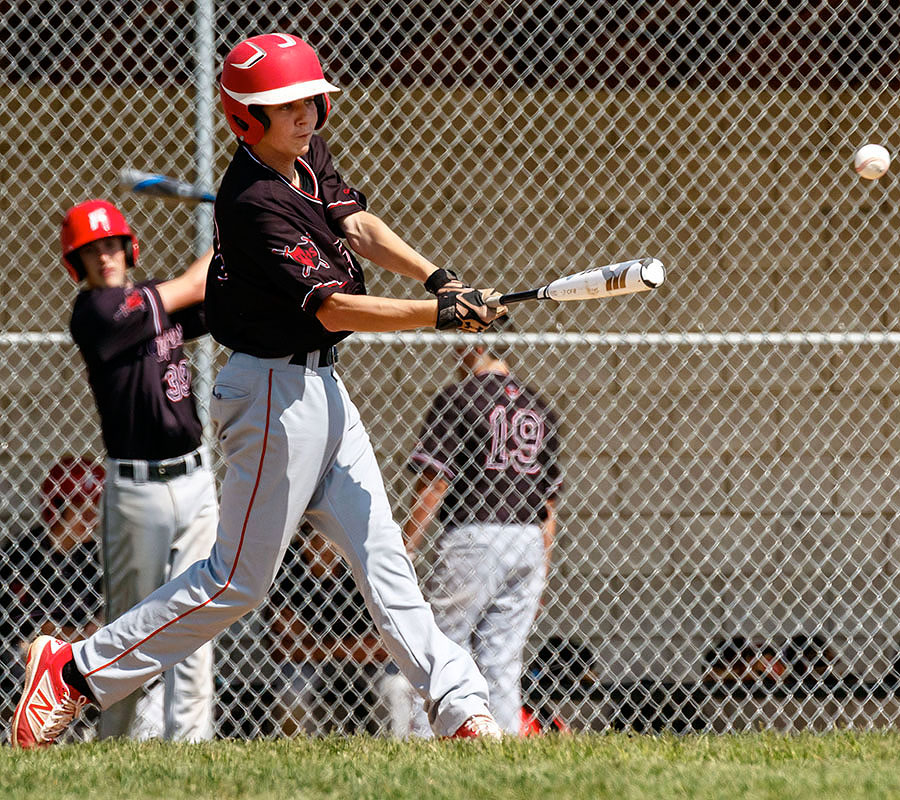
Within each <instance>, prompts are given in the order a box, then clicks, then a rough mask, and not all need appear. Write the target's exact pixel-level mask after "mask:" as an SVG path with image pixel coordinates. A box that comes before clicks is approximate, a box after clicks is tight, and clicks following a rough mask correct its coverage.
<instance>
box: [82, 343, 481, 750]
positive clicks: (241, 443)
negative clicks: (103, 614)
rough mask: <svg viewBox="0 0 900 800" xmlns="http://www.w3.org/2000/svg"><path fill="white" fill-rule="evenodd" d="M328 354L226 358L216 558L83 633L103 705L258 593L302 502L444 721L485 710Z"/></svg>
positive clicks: (217, 394)
mask: <svg viewBox="0 0 900 800" xmlns="http://www.w3.org/2000/svg"><path fill="white" fill-rule="evenodd" d="M318 358H319V356H318V353H312V354H310V356H309V359H308V362H307V366H305V367H304V366H295V365H291V364H289V363H288V362H289V359H288V358H279V359H260V358H255V357H253V356H249V355H246V354H243V353H235V354H233V355H232V356H231V358H230V359H229V361H228V363H227V364H226V365H225V366H224V367H223V368H222V370H221V372H220V373H219V375H218V377H217V379H216V383H215V386H214V387H213V397H212V400H211V403H210V413H211V417H212V420H213V423H214V425H215V427H216V432H217V435H218V437H219V443H220V446H221V448H222V451H223V454H224V456H225V460H226V463H227V467H228V468H227V472H226V475H225V479H224V482H223V485H222V502H221V508H220V515H219V517H220V518H219V529H218V535H217V538H216V543H215V545H214V546H213V549H212V552H211V554H210V556H209V558H208V559H206V560H204V561H200V562H197V563H195V564H193V565H192V566H191V567H189V568H188V569H187V571H186V572H183V573H182V574H181V575H179V576H177V577H175V578H173V579H172V580H171V581H170V582H169V583H167V584H165V585H164V586H162V587H160V588H159V589H157V590H156V591H155V592H153V593H152V594H151V595H150V596H149V597H147V598H146V599H145V600H144V601H143V602H141V603H140V604H138V605H137V606H135V607H134V608H132V609H131V610H130V611H128V612H126V613H125V614H123V615H122V616H121V617H119V618H118V619H116V620H115V621H113V622H111V623H109V624H107V625H106V626H104V627H103V628H100V629H99V630H98V631H96V632H95V633H94V634H93V635H92V636H91V637H90V638H88V639H86V640H84V641H82V642H78V643H76V644H75V645H73V653H74V657H75V662H76V664H77V666H78V668H79V670H80V671H81V672H82V673H83V674H84V675H85V677H86V678H87V680H88V683H89V685H90V687H91V689H92V690H93V692H94V695H95V697H96V699H97V701H98V703H99V705H100V707H101V708H107V707H109V706H110V705H111V704H112V703H114V702H116V701H118V700H121V699H122V698H123V697H126V696H128V695H129V694H131V693H132V692H133V691H135V690H136V689H137V688H138V687H139V686H141V685H142V684H144V683H145V682H147V681H148V680H150V679H151V678H152V677H153V676H155V675H158V674H159V673H160V672H162V671H164V670H167V669H169V668H171V667H172V666H174V665H175V664H177V663H178V662H179V661H181V660H183V659H184V658H185V657H187V656H188V655H190V654H191V653H193V652H194V651H195V650H196V649H197V648H198V647H200V646H201V645H203V644H205V643H206V642H208V641H209V640H210V639H212V638H213V636H215V635H216V634H217V633H218V632H220V631H221V630H222V629H223V628H225V627H226V626H228V625H230V624H231V623H232V622H234V621H236V620H237V619H239V618H240V617H242V616H243V615H244V614H245V613H247V612H248V611H250V610H251V609H253V608H255V607H256V606H258V605H259V604H260V603H261V602H262V601H263V600H264V598H265V596H266V593H267V592H268V590H269V587H270V586H271V585H272V582H273V580H274V578H275V575H276V573H277V571H278V568H279V566H280V565H281V561H282V559H283V558H284V553H285V550H286V549H287V546H288V543H289V542H290V539H291V538H292V537H293V536H294V535H295V533H296V531H297V527H298V525H299V523H300V520H301V518H302V517H303V515H304V513H305V514H306V516H307V517H308V519H309V521H310V522H311V523H312V524H313V525H314V526H315V527H316V528H317V529H318V530H319V531H321V532H322V533H323V534H324V535H325V536H327V537H328V538H329V539H330V540H331V541H332V542H333V543H334V544H335V545H337V547H338V548H339V549H340V550H341V551H342V552H343V553H344V555H345V556H346V558H347V561H348V563H349V564H350V567H351V569H352V571H353V575H354V578H355V579H356V582H357V584H358V586H359V588H360V591H361V592H362V594H363V597H364V598H365V600H366V605H367V607H368V609H369V612H370V614H371V616H372V619H373V620H374V622H375V625H376V626H377V627H378V630H379V631H380V633H381V635H382V637H383V639H384V642H385V645H386V647H387V649H388V651H389V652H390V653H391V655H392V657H393V658H394V660H395V662H396V663H397V665H398V666H399V667H400V669H401V671H402V672H403V673H404V675H405V676H406V678H407V679H408V680H409V681H410V683H411V684H412V685H413V687H415V689H416V690H417V691H418V692H419V693H420V694H421V695H422V696H423V698H424V702H425V708H426V712H427V714H428V718H429V720H430V721H431V724H432V728H433V730H434V731H435V733H437V734H438V735H442V736H445V735H450V734H452V733H453V732H454V731H455V730H456V729H457V728H458V727H459V726H460V725H461V724H462V723H463V722H464V721H465V720H466V719H467V718H468V717H469V716H471V715H473V714H480V713H485V712H486V710H487V684H486V683H485V680H484V678H483V677H482V676H481V674H480V673H479V672H478V669H477V668H476V666H475V663H474V662H473V660H472V658H471V656H469V655H468V653H466V652H465V651H464V650H463V649H462V648H461V647H459V646H458V645H456V644H454V643H453V642H451V641H450V640H449V639H448V638H447V637H446V636H444V635H443V634H442V633H441V632H440V630H439V629H438V627H437V625H436V624H435V622H434V617H433V616H432V613H431V609H430V608H429V606H428V604H427V603H426V602H425V601H424V599H423V598H422V593H421V591H420V590H419V586H418V583H417V580H416V575H415V572H414V570H413V567H412V563H411V562H410V560H409V557H408V556H407V555H406V551H405V549H404V547H403V541H402V536H401V533H400V528H399V526H398V525H397V524H396V523H395V522H394V520H393V516H392V513H391V508H390V504H389V502H388V498H387V494H386V492H385V489H384V484H383V481H382V478H381V473H380V471H379V469H378V465H377V463H376V460H375V455H374V452H373V450H372V446H371V443H370V441H369V437H368V434H367V433H366V431H365V429H364V427H363V425H362V423H361V421H360V417H359V412H358V411H357V409H356V407H355V406H354V405H353V403H352V402H351V401H350V398H349V396H348V395H347V391H346V389H345V388H344V385H343V382H342V381H341V380H340V378H339V377H338V376H337V375H336V374H335V372H334V368H333V367H318V366H315V365H317V364H318Z"/></svg>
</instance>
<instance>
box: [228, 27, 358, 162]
mask: <svg viewBox="0 0 900 800" xmlns="http://www.w3.org/2000/svg"><path fill="white" fill-rule="evenodd" d="M339 91H340V89H338V88H337V86H332V85H331V84H330V83H328V81H326V80H325V76H324V74H323V73H322V65H321V64H319V59H318V57H317V56H316V53H315V51H314V50H313V49H312V48H311V47H310V46H309V45H308V44H307V43H306V42H304V41H303V40H302V39H300V38H298V37H297V36H291V34H289V33H266V34H264V35H262V36H251V37H250V38H249V39H245V40H244V41H243V42H241V43H240V44H238V45H237V46H235V47H234V49H233V50H232V51H231V52H230V53H229V54H228V55H227V56H226V57H225V63H224V65H223V66H222V76H221V78H220V79H219V96H220V97H221V98H222V107H223V108H224V109H225V116H226V117H228V124H229V125H230V126H231V130H233V131H234V134H235V136H237V137H238V139H240V140H241V141H244V142H246V143H247V144H256V143H257V142H259V140H260V139H262V136H263V134H264V133H265V131H266V128H267V127H268V125H269V121H268V119H267V118H266V116H265V114H264V113H262V111H261V110H260V109H256V108H252V106H273V105H276V104H278V103H291V102H293V101H294V100H302V99H304V98H306V97H314V98H315V100H316V109H317V110H318V112H319V117H318V119H317V120H316V128H317V129H318V128H321V127H322V126H323V125H324V124H325V120H326V119H327V117H328V111H329V110H330V108H331V101H330V100H329V99H328V92H339Z"/></svg>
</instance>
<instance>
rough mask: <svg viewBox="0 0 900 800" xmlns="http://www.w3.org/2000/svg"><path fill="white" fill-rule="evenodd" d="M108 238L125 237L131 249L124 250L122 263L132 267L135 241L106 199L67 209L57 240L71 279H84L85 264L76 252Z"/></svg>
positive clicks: (129, 229)
mask: <svg viewBox="0 0 900 800" xmlns="http://www.w3.org/2000/svg"><path fill="white" fill-rule="evenodd" d="M110 236H124V237H126V238H128V239H130V240H131V247H130V248H129V247H127V246H126V247H125V260H126V261H127V262H128V266H129V267H133V266H134V265H135V262H137V258H138V250H139V248H138V240H137V237H136V236H135V235H134V234H133V233H132V232H131V228H129V227H128V223H127V222H126V221H125V217H123V216H122V212H121V211H119V209H118V208H116V207H115V206H114V205H113V204H112V203H109V202H107V201H106V200H87V201H85V202H84V203H79V204H78V205H77V206H72V208H70V209H69V210H68V212H67V213H66V217H65V219H64V220H63V224H62V231H61V233H60V240H61V242H62V261H63V264H64V265H65V267H66V269H67V270H69V274H70V275H71V276H72V280H74V281H75V282H76V283H78V281H81V280H84V276H85V271H84V265H83V264H82V263H81V259H80V258H79V257H78V254H77V253H76V252H75V251H76V250H77V249H78V248H79V247H82V246H84V245H86V244H90V243H91V242H96V241H97V240H98V239H106V238H108V237H110Z"/></svg>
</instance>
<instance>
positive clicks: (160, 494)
mask: <svg viewBox="0 0 900 800" xmlns="http://www.w3.org/2000/svg"><path fill="white" fill-rule="evenodd" d="M200 455H201V458H202V464H201V466H200V467H197V468H196V469H193V470H192V471H191V472H190V473H189V474H186V475H181V476H179V477H177V478H172V479H171V480H168V481H164V482H159V481H149V480H147V477H146V475H144V474H141V472H142V471H141V469H140V468H141V466H144V467H146V462H130V463H131V465H132V467H133V469H134V470H135V472H136V474H135V477H134V478H126V477H120V476H119V474H118V465H119V462H118V461H116V460H115V459H107V463H106V476H107V477H106V481H105V484H104V491H103V525H102V537H103V584H104V594H105V598H106V615H107V620H114V619H116V618H117V617H118V616H120V615H121V614H124V613H125V612H126V611H127V610H128V609H130V608H131V607H132V606H134V605H136V604H137V603H138V602H140V601H141V600H143V599H144V598H145V597H147V595H149V594H150V593H151V592H152V591H153V590H154V589H156V588H158V587H159V586H162V585H163V584H164V583H165V582H166V581H168V580H170V579H171V578H173V577H175V576H176V575H180V574H181V573H182V572H184V571H185V570H186V569H187V568H188V567H189V566H191V564H193V563H194V562H195V561H200V560H202V559H204V558H206V557H207V556H208V555H209V553H210V550H211V549H212V546H213V543H214V542H215V539H216V524H217V521H218V503H217V500H216V486H215V478H214V477H213V474H212V470H211V468H210V460H209V452H208V451H207V450H206V448H201V450H200ZM214 694H215V690H214V686H213V646H212V643H211V642H209V643H207V644H204V645H202V646H201V647H199V648H198V649H197V650H196V651H195V652H194V653H192V654H191V655H189V656H188V657H187V658H185V659H184V660H183V661H181V662H179V663H177V664H176V665H175V666H173V667H172V668H171V669H170V670H167V671H166V672H165V673H164V675H163V683H162V685H160V684H159V683H158V681H151V682H149V683H147V684H145V685H144V686H143V687H142V688H141V690H140V691H139V692H135V693H133V694H131V695H129V696H128V697H126V698H124V699H123V700H120V701H119V702H118V703H115V704H114V705H112V706H110V707H109V708H108V709H106V710H105V711H103V713H102V714H101V715H100V726H99V735H100V738H106V737H110V736H130V737H131V738H135V739H145V738H152V737H165V738H166V739H170V740H175V741H201V740H205V739H211V738H212V736H213V701H214Z"/></svg>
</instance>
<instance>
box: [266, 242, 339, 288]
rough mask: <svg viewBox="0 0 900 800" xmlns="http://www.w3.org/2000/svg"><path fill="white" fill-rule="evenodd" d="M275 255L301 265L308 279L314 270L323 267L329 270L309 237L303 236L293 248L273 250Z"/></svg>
mask: <svg viewBox="0 0 900 800" xmlns="http://www.w3.org/2000/svg"><path fill="white" fill-rule="evenodd" d="M272 252H273V253H278V254H279V255H282V256H284V257H285V258H289V259H290V260H291V261H294V262H296V263H297V264H300V266H302V267H303V277H304V278H308V277H309V273H310V272H312V271H313V270H314V269H320V268H322V267H325V268H326V269H327V268H328V262H327V261H325V259H324V258H322V256H321V255H320V254H319V248H318V247H316V246H315V245H314V244H313V243H312V240H311V239H310V238H309V237H308V236H301V237H300V241H299V242H297V244H295V245H294V246H293V247H287V246H285V247H284V248H283V249H281V250H278V249H275V248H273V249H272Z"/></svg>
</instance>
